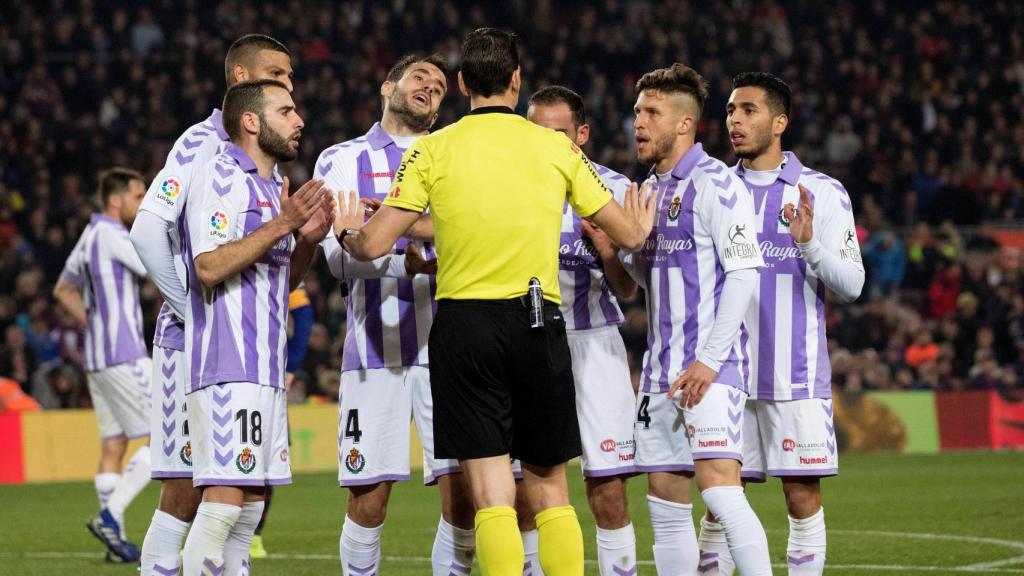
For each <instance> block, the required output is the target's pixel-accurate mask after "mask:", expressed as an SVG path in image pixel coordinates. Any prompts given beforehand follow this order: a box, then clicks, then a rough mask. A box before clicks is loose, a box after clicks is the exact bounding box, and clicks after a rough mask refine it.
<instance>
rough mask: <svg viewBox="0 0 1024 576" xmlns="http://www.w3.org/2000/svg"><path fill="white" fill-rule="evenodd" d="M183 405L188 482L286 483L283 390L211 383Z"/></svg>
mask: <svg viewBox="0 0 1024 576" xmlns="http://www.w3.org/2000/svg"><path fill="white" fill-rule="evenodd" d="M188 409H189V428H190V432H191V435H192V471H193V480H192V484H193V485H194V486H196V487H197V488H198V487H200V486H266V485H277V484H291V482H292V471H291V465H290V459H289V458H290V455H289V454H288V401H287V398H286V397H285V393H284V390H283V389H281V388H271V387H270V386H260V385H259V384H253V383H251V382H231V383H227V384H217V385H215V386H208V387H206V388H202V389H199V390H196V391H195V392H192V393H191V394H189V395H188Z"/></svg>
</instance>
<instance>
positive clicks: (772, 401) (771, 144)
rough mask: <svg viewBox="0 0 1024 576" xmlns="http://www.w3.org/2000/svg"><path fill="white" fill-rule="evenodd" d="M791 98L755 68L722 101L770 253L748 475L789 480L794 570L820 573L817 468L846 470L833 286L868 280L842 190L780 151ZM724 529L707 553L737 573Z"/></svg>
mask: <svg viewBox="0 0 1024 576" xmlns="http://www.w3.org/2000/svg"><path fill="white" fill-rule="evenodd" d="M789 102H790V89H789V86H788V85H786V83H785V82H783V81H782V80H781V79H779V78H778V77H776V76H774V75H772V74H768V73H763V72H747V73H743V74H739V75H738V76H736V77H735V78H733V91H732V95H731V96H730V97H729V103H728V105H727V107H726V128H727V129H728V131H729V138H730V141H731V142H732V147H733V151H734V152H735V153H736V156H737V157H738V158H740V162H739V163H738V164H737V165H736V167H735V171H736V174H737V175H738V176H739V177H740V179H741V180H742V181H743V183H744V184H746V186H747V188H748V189H749V190H750V192H751V194H752V195H753V200H754V210H755V211H756V212H757V216H758V218H757V222H756V227H757V228H756V230H757V240H758V243H759V244H760V245H761V248H762V252H763V254H764V258H765V261H766V262H767V263H768V267H767V268H765V269H764V270H763V271H762V272H761V275H760V278H759V281H758V288H757V289H756V290H755V291H754V305H753V306H751V308H750V310H749V311H748V312H747V317H746V320H745V324H746V328H747V330H748V332H749V336H750V341H749V347H750V401H748V402H747V405H746V411H745V413H744V416H743V430H744V433H743V436H744V443H743V478H744V480H747V481H753V482H763V481H764V480H765V478H766V475H770V476H777V477H779V478H781V479H782V491H783V493H784V494H785V496H786V507H787V508H788V510H789V540H788V543H787V545H786V557H787V560H788V564H789V574H791V575H794V576H817V575H820V574H821V573H822V570H823V569H824V566H825V511H824V509H823V508H822V506H821V483H820V479H821V478H822V477H826V476H833V475H835V474H836V473H838V469H839V460H838V455H837V454H836V437H835V428H834V424H833V422H832V400H831V398H832V380H831V377H832V367H831V364H830V363H829V357H828V352H827V348H826V339H825V288H829V289H830V290H831V291H832V293H833V294H834V295H835V296H836V297H837V298H838V299H839V300H840V301H841V302H852V301H853V300H855V299H856V298H857V297H858V296H859V295H860V291H861V288H862V287H863V286H864V266H863V264H862V263H861V259H860V246H859V245H858V243H857V234H856V230H855V229H854V221H853V208H852V206H851V203H850V196H849V195H848V194H847V193H846V189H845V188H843V185H842V184H840V183H839V182H838V181H836V180H835V179H833V178H830V177H828V176H826V175H824V174H822V173H820V172H815V171H814V170H811V169H809V168H806V167H804V165H803V164H801V163H800V160H799V159H798V158H797V157H796V155H795V154H793V153H792V152H783V151H782V135H783V133H784V132H785V131H786V127H787V125H788V123H789V113H790V110H789ZM780 311H784V312H781V313H780ZM724 540H725V539H724V535H723V534H722V533H721V528H720V526H719V525H718V523H717V522H714V521H713V520H712V519H710V518H705V519H704V521H703V522H702V525H701V537H700V544H701V554H702V556H705V555H706V556H707V557H708V558H709V560H711V561H709V562H708V563H709V564H713V563H714V562H713V561H714V560H717V562H718V569H719V573H721V574H731V573H732V567H733V566H732V564H733V563H732V561H731V558H730V557H729V554H728V547H726V546H723V545H722V542H724ZM715 554H717V555H718V556H717V558H716V557H715V556H714V555H715Z"/></svg>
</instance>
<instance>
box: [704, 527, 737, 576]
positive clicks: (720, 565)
mask: <svg viewBox="0 0 1024 576" xmlns="http://www.w3.org/2000/svg"><path fill="white" fill-rule="evenodd" d="M697 544H698V545H699V546H700V565H699V569H700V571H701V576H732V573H733V570H735V569H736V566H735V565H733V563H732V554H731V553H730V552H729V540H728V539H727V538H726V537H725V528H722V525H721V524H719V523H718V522H711V521H710V520H708V519H707V517H704V518H701V519H700V536H698V537H697Z"/></svg>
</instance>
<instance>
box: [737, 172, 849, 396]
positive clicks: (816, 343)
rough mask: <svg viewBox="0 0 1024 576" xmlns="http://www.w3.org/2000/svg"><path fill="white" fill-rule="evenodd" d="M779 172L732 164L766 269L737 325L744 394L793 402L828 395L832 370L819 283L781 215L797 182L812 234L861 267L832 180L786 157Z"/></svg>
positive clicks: (796, 200)
mask: <svg viewBox="0 0 1024 576" xmlns="http://www.w3.org/2000/svg"><path fill="white" fill-rule="evenodd" d="M785 156H786V159H785V161H784V162H783V164H782V168H781V171H772V172H753V171H748V170H745V169H744V168H743V166H742V164H737V165H736V167H735V171H736V174H737V175H738V176H739V177H740V179H741V180H743V182H744V184H746V186H747V188H748V189H749V190H750V193H751V194H752V196H753V202H754V210H755V212H756V213H757V216H758V218H757V240H758V243H759V244H760V247H761V253H762V254H763V256H764V259H765V262H766V263H767V266H766V268H765V269H764V270H762V271H761V273H760V274H759V278H758V288H757V290H755V292H754V302H753V304H752V305H751V307H750V310H749V311H748V312H747V316H746V319H745V320H744V324H745V328H746V331H747V332H748V333H749V335H750V343H749V344H750V346H749V350H750V397H751V398H757V399H760V400H799V399H803V398H831V397H832V365H831V362H830V361H829V357H828V348H827V345H826V339H825V282H824V281H823V280H822V278H821V277H820V275H819V273H818V272H817V271H815V270H814V268H813V267H811V266H809V265H808V263H807V262H806V261H805V260H804V256H803V254H802V253H801V250H800V247H798V246H797V244H796V243H795V242H794V241H793V237H792V236H791V235H790V232H789V223H788V222H787V221H786V220H785V219H784V218H783V216H782V209H783V207H784V206H785V205H786V204H787V203H792V204H793V205H794V206H799V204H800V190H799V188H798V187H797V183H800V184H803V186H804V187H805V188H807V190H808V192H810V195H811V202H812V205H813V206H814V222H813V226H814V236H815V238H817V239H819V240H820V242H821V243H822V246H823V248H824V250H825V251H828V252H831V253H833V254H834V255H835V256H836V257H837V258H838V261H839V262H840V263H841V264H842V265H844V266H852V267H853V268H854V269H856V270H859V271H860V278H861V281H862V282H863V274H864V266H863V264H862V263H861V258H860V245H859V244H858V242H857V231H856V229H855V228H854V222H853V207H852V205H851V203H850V196H849V195H848V194H847V193H846V189H845V188H843V185H842V184H840V183H839V182H838V181H837V180H835V179H833V178H831V177H829V176H826V175H824V174H821V173H820V172H815V171H814V170H810V169H808V168H805V167H804V166H803V164H801V163H800V160H799V159H798V158H797V157H796V156H795V155H794V154H793V153H791V152H786V153H785Z"/></svg>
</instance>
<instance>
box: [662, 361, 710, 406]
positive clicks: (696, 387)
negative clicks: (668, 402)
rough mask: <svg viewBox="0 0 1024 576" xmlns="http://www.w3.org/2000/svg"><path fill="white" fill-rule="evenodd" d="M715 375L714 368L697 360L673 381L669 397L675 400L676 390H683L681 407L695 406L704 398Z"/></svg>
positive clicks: (679, 400)
mask: <svg viewBox="0 0 1024 576" xmlns="http://www.w3.org/2000/svg"><path fill="white" fill-rule="evenodd" d="M715 376H717V373H716V372H715V371H714V370H712V369H711V368H708V367H707V366H705V365H704V364H702V363H701V362H700V361H696V362H694V363H693V364H690V366H689V367H687V368H686V370H685V371H683V373H682V374H680V375H679V377H678V378H676V380H675V382H673V383H672V386H670V387H669V389H668V397H669V398H670V399H672V400H673V401H675V400H676V398H675V395H676V392H681V393H680V394H679V399H678V402H679V407H680V408H693V407H694V406H696V405H697V404H698V403H699V402H700V401H701V400H702V399H703V398H704V394H706V393H707V391H708V387H710V386H711V382H712V380H714V379H715Z"/></svg>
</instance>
